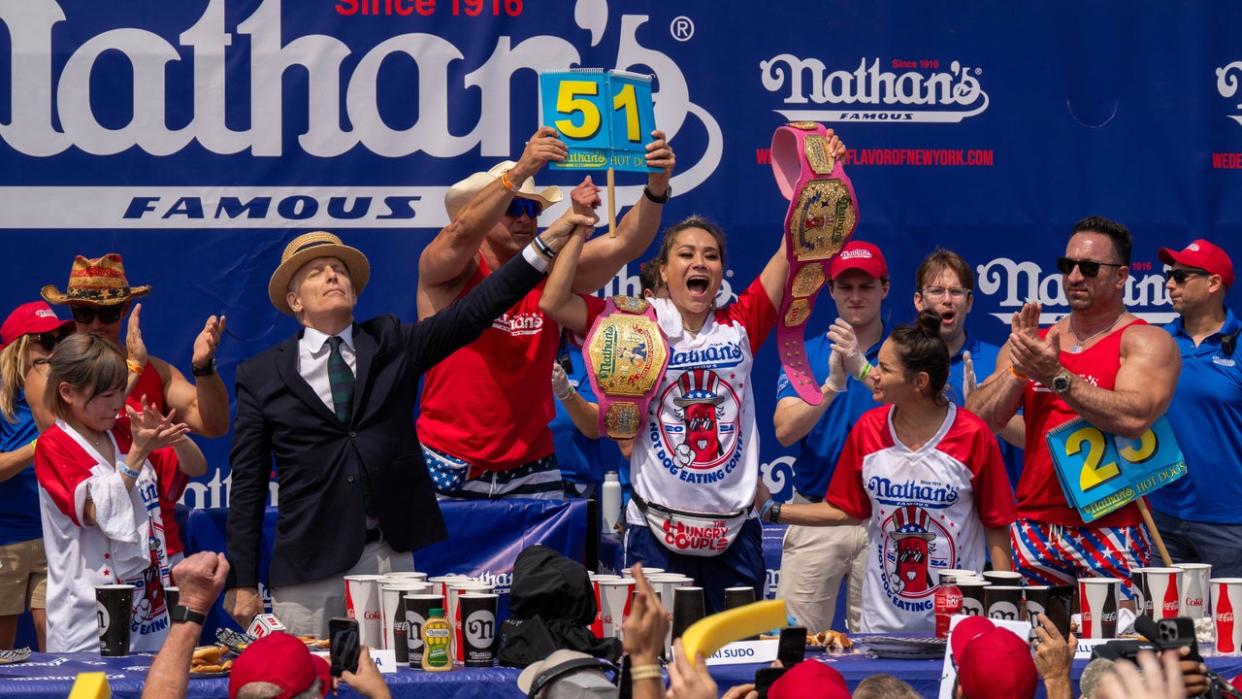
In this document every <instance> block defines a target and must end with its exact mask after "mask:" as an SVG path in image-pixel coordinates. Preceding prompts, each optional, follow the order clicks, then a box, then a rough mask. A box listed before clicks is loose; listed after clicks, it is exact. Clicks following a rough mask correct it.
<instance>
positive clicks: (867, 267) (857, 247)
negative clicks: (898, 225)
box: [828, 240, 888, 279]
mask: <svg viewBox="0 0 1242 699" xmlns="http://www.w3.org/2000/svg"><path fill="white" fill-rule="evenodd" d="M851 269H857V270H861V271H863V272H866V273H867V274H869V275H871V276H873V277H875V278H876V279H883V278H884V277H887V276H888V263H887V262H885V261H884V253H882V252H880V248H878V247H876V246H875V245H873V244H871V243H864V242H863V241H861V240H851V241H850V242H848V243H846V244H845V247H843V248H841V252H839V253H837V256H836V257H834V258H832V262H830V263H828V278H829V279H836V278H837V277H838V276H839V275H841V274H842V273H844V272H848V271H849V270H851Z"/></svg>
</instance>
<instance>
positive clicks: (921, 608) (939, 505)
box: [827, 404, 1015, 633]
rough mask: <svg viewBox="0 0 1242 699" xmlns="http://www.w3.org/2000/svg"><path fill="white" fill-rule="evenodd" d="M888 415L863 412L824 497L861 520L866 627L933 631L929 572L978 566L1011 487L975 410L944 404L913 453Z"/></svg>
mask: <svg viewBox="0 0 1242 699" xmlns="http://www.w3.org/2000/svg"><path fill="white" fill-rule="evenodd" d="M892 414H893V406H891V405H885V406H880V407H878V408H873V409H871V410H869V411H867V412H866V413H863V415H862V417H861V418H859V420H858V422H857V423H856V424H855V425H854V429H853V430H851V431H850V435H849V437H848V438H847V439H846V443H845V448H844V450H843V451H842V452H841V458H840V460H839V461H838V462H837V469H836V472H835V473H834V474H833V477H832V483H831V485H829V487H828V494H827V500H828V502H829V503H830V504H831V505H833V506H834V507H837V508H838V509H841V510H843V511H845V512H846V513H847V514H849V515H850V516H851V517H854V518H857V519H860V520H863V521H864V522H865V523H866V526H867V536H868V542H867V546H868V551H867V570H866V575H865V581H864V584H863V600H862V603H863V613H862V631H863V632H864V633H895V632H901V633H922V632H931V631H934V629H935V613H934V610H933V608H932V606H933V601H934V599H933V598H934V596H935V592H936V587H935V581H934V580H932V578H931V573H930V571H931V570H933V569H937V568H966V569H969V570H982V569H983V564H984V560H985V556H986V545H987V543H986V540H985V537H984V527H1007V526H1009V524H1010V523H1012V522H1013V521H1014V516H1015V514H1014V499H1013V490H1012V489H1011V488H1010V485H1009V480H1008V477H1007V476H1006V475H1005V466H1004V462H1003V461H1002V460H1001V455H1000V449H999V448H998V447H997V445H996V438H995V437H993V435H992V431H991V430H990V429H988V426H987V424H986V423H985V422H984V421H983V420H981V419H980V418H979V417H977V416H975V415H974V414H972V413H970V412H967V411H966V410H964V409H960V408H957V407H956V406H954V405H952V404H950V405H949V410H948V413H947V414H946V415H945V419H944V423H943V424H942V425H941V427H940V430H939V431H937V432H936V434H935V436H933V437H932V438H931V439H930V440H928V441H927V444H925V445H923V446H922V447H920V448H919V449H918V450H917V451H911V450H910V449H909V448H907V447H906V446H905V445H904V444H902V443H901V441H900V440H898V439H897V435H896V432H895V431H894V429H893V425H892Z"/></svg>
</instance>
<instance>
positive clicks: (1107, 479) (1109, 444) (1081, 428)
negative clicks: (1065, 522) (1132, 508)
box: [1046, 417, 1186, 522]
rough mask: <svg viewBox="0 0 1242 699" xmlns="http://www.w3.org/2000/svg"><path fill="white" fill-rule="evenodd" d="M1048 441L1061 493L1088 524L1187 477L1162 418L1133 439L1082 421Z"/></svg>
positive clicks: (1055, 431) (1056, 432)
mask: <svg viewBox="0 0 1242 699" xmlns="http://www.w3.org/2000/svg"><path fill="white" fill-rule="evenodd" d="M1046 439H1047V441H1048V451H1049V452H1050V453H1051V454H1052V461H1053V463H1054V464H1055V465H1056V472H1057V478H1058V479H1059V480H1060V481H1061V490H1063V491H1064V492H1065V498H1066V500H1067V501H1068V502H1069V503H1070V504H1071V505H1073V506H1074V507H1076V508H1078V512H1079V514H1081V515H1082V518H1083V520H1084V521H1087V522H1090V521H1091V520H1094V519H1098V518H1100V517H1103V516H1104V515H1106V514H1108V513H1109V512H1112V511H1113V510H1116V509H1118V508H1120V507H1123V506H1125V505H1128V504H1129V503H1131V502H1134V501H1135V500H1137V499H1138V498H1140V497H1142V496H1143V495H1146V494H1147V493H1150V492H1151V491H1153V490H1155V489H1157V488H1160V487H1162V486H1164V485H1166V484H1168V483H1171V482H1172V481H1175V480H1177V479H1178V478H1181V477H1182V476H1184V475H1185V474H1186V460H1185V459H1184V458H1182V449H1181V447H1179V446H1178V445H1177V440H1176V439H1174V438H1173V429H1172V428H1171V427H1169V421H1168V420H1167V419H1165V418H1163V417H1161V418H1160V419H1159V420H1156V422H1155V423H1154V424H1153V425H1152V426H1151V429H1149V430H1147V431H1146V432H1144V433H1143V436H1141V437H1139V438H1138V439H1133V440H1131V439H1126V438H1125V437H1119V436H1117V435H1112V434H1108V433H1107V432H1103V431H1102V430H1100V429H1099V428H1097V427H1093V426H1091V425H1090V424H1088V423H1087V421H1086V420H1083V419H1081V418H1079V419H1077V420H1072V421H1070V422H1067V423H1065V424H1063V425H1060V426H1058V427H1056V428H1055V429H1053V430H1050V431H1049V432H1048V434H1047V437H1046Z"/></svg>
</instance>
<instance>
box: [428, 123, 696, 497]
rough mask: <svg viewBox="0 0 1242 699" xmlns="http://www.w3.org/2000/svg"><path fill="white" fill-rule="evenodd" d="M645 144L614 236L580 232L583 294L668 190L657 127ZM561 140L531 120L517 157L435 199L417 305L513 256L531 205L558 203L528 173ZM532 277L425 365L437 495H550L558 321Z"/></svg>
mask: <svg viewBox="0 0 1242 699" xmlns="http://www.w3.org/2000/svg"><path fill="white" fill-rule="evenodd" d="M652 136H653V137H654V138H655V140H654V141H653V142H652V143H650V144H649V145H648V146H647V154H646V158H647V165H648V166H650V167H652V168H658V170H657V171H653V172H650V173H649V174H648V176H647V185H646V187H644V190H643V195H642V196H641V197H639V199H638V202H637V203H636V204H635V205H634V207H633V208H631V209H630V211H629V212H628V213H626V215H625V216H624V217H623V218H622V219H621V221H620V222H619V224H618V225H617V234H616V237H615V238H614V237H608V236H603V237H600V238H597V239H595V240H592V241H590V242H589V243H587V245H586V248H585V249H584V250H583V252H582V261H581V263H580V264H579V266H578V272H577V276H576V278H575V280H574V290H575V291H577V292H584V293H590V292H593V291H595V290H596V289H599V288H600V287H602V286H604V285H605V284H607V283H608V281H609V280H610V279H612V277H613V276H614V275H615V274H616V273H617V271H618V270H620V269H621V267H622V266H624V265H625V264H626V263H627V262H629V261H631V260H634V259H636V258H637V257H638V256H639V255H640V254H642V252H643V251H644V250H646V249H647V246H648V245H649V244H650V243H651V240H652V238H654V237H655V234H656V231H657V230H658V229H659V227H660V215H661V212H662V210H663V204H664V203H665V202H666V201H668V198H669V196H670V195H671V193H672V192H671V190H670V189H669V179H670V177H671V175H672V171H673V167H674V165H675V159H674V155H673V150H672V148H670V147H669V146H668V144H667V143H666V142H665V140H664V134H663V133H662V132H660V131H655V132H652ZM567 152H568V150H567V148H566V146H565V144H564V143H563V142H562V141H561V140H560V139H559V138H557V136H556V131H555V130H554V129H551V128H549V127H546V126H545V127H542V128H540V129H539V130H538V131H536V132H535V135H534V136H532V137H531V140H530V141H529V142H528V143H527V144H526V148H525V150H524V151H523V152H522V156H521V157H520V158H519V159H518V161H517V162H516V163H514V162H512V161H505V162H502V163H500V164H499V165H496V166H495V167H493V168H492V169H491V170H489V171H487V172H479V173H475V174H473V175H471V176H470V177H468V178H466V179H465V180H462V181H461V182H458V183H457V184H454V185H453V186H452V187H450V188H449V190H448V192H447V193H446V195H445V198H444V204H445V208H446V209H448V214H449V218H450V219H451V222H450V223H449V224H448V225H447V226H445V227H444V229H443V230H441V231H440V233H439V234H438V235H437V236H436V237H435V239H434V240H432V241H431V243H429V244H428V245H427V247H426V248H425V249H424V250H423V252H422V256H421V257H420V258H419V263H418V314H419V316H420V317H427V316H429V315H431V314H432V313H435V312H437V311H439V310H440V309H442V308H445V307H447V306H448V305H450V304H452V303H453V302H454V301H455V300H456V299H458V298H461V296H462V294H465V293H467V292H468V291H469V290H470V289H471V288H473V287H474V286H475V285H477V284H480V283H482V281H483V280H484V279H486V278H487V277H488V275H490V274H493V270H495V269H497V268H498V267H500V265H502V264H504V263H505V262H506V261H507V260H509V259H510V258H511V257H513V256H514V255H515V254H517V252H518V251H519V250H521V249H522V247H523V246H525V245H526V244H527V242H529V241H530V240H531V237H532V236H534V234H535V233H536V231H537V223H538V217H539V214H540V213H541V212H542V211H543V210H544V209H545V208H546V207H548V206H550V205H552V204H555V203H556V202H559V201H560V200H561V198H562V195H561V191H560V190H559V189H558V188H556V187H546V188H543V189H539V188H537V187H536V186H535V183H534V180H533V179H532V178H533V177H534V176H535V174H536V173H538V172H539V170H540V169H541V168H543V166H544V164H546V163H547V162H549V161H553V160H555V161H560V160H564V159H565V156H566V154H567ZM571 198H572V200H573V203H574V206H575V207H576V208H578V209H579V210H584V211H589V210H590V209H592V208H594V207H595V206H598V205H599V203H600V196H599V188H598V187H596V186H595V185H594V184H593V183H592V182H591V178H589V177H587V178H586V179H584V180H583V182H582V184H580V185H578V187H576V188H575V189H574V191H573V192H572V193H571ZM542 289H543V285H542V284H541V285H539V287H537V288H535V289H534V290H532V291H531V292H530V293H529V294H527V295H526V296H525V297H524V298H522V299H520V300H519V301H518V303H516V304H515V305H514V306H513V307H511V308H509V309H507V311H508V312H507V313H505V314H504V315H503V316H501V317H500V318H499V319H498V320H497V321H496V322H495V323H493V324H492V325H491V326H490V327H489V328H487V329H486V330H484V331H483V334H482V336H481V337H480V338H479V339H478V340H476V341H474V342H472V343H471V344H470V345H469V346H467V347H466V348H464V349H463V350H462V351H461V352H457V353H456V354H454V355H453V356H452V357H450V358H449V359H448V361H445V362H442V363H441V364H440V365H438V366H436V367H435V368H434V369H432V370H431V371H430V372H428V373H427V377H426V379H425V382H424V385H423V398H422V410H421V412H420V414H419V418H418V432H419V436H420V437H421V438H422V440H423V454H424V456H425V457H426V459H427V467H428V469H429V470H430V471H431V474H432V477H433V479H434V480H435V482H436V488H437V490H438V491H439V492H440V493H441V494H442V495H447V496H454V497H473V498H478V497H491V498H496V497H505V496H509V495H513V496H521V497H535V498H559V497H561V494H562V492H563V485H562V483H561V474H560V470H559V468H558V467H557V464H556V456H555V454H554V447H553V440H552V432H551V431H550V430H549V429H548V423H549V422H551V421H552V418H553V417H554V416H555V414H556V410H555V405H554V403H553V400H552V388H551V376H552V363H553V361H554V360H555V358H556V352H557V346H558V344H559V341H560V335H561V333H560V328H559V327H558V325H557V324H556V323H555V322H554V321H553V320H552V319H551V318H548V317H547V316H546V315H545V314H544V313H543V311H541V310H540V309H539V297H540V295H541V293H542Z"/></svg>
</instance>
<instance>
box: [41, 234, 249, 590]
mask: <svg viewBox="0 0 1242 699" xmlns="http://www.w3.org/2000/svg"><path fill="white" fill-rule="evenodd" d="M150 291H151V285H149V284H142V285H140V286H130V284H129V279H128V278H126V276H125V264H124V263H123V262H122V260H121V256H120V255H118V254H117V253H115V252H110V253H108V254H106V255H104V256H103V257H96V258H94V259H88V258H86V257H83V256H81V255H78V256H77V258H75V259H74V261H73V266H72V267H71V268H70V270H69V283H68V284H67V285H66V286H65V291H64V292H61V291H60V290H59V289H57V288H56V286H55V285H53V284H48V285H46V286H44V287H43V290H42V292H41V293H42V295H43V298H44V299H45V300H46V301H47V302H48V303H53V304H66V305H68V306H69V310H70V311H71V312H72V313H73V320H74V323H75V326H76V330H77V332H80V333H92V334H94V335H98V336H100V337H103V338H105V339H107V340H110V341H111V342H112V343H113V344H115V345H117V346H118V347H121V348H122V349H123V351H124V352H125V354H126V363H127V364H128V365H129V371H130V373H129V383H128V385H127V386H126V390H127V398H126V402H127V403H128V404H129V405H131V406H133V408H134V409H135V410H141V409H142V401H143V400H144V399H145V400H146V401H147V402H148V403H152V404H154V405H155V407H156V409H157V410H159V411H160V412H161V413H163V414H167V413H168V412H169V411H170V410H171V411H173V413H174V415H173V419H174V420H176V421H178V422H184V423H186V424H188V425H189V426H190V429H192V430H194V431H195V432H197V433H199V434H201V435H203V436H204V437H220V436H222V435H223V434H224V433H226V432H228V431H229V392H228V389H227V388H226V387H225V385H224V382H223V381H221V380H220V376H219V375H218V374H216V359H215V355H216V347H217V346H218V345H219V344H220V335H221V333H223V332H224V327H225V317H224V316H220V317H219V318H217V317H216V316H214V315H213V316H210V317H208V318H207V322H206V323H204V324H203V329H202V330H201V331H200V332H199V334H198V337H196V338H195V339H194V347H193V350H192V353H191V355H190V370H191V373H192V374H193V375H194V377H195V383H190V382H189V381H188V380H187V379H186V377H185V374H182V373H181V371H180V370H178V369H177V367H175V366H173V365H172V364H170V363H169V362H166V361H164V360H163V359H160V358H158V357H152V356H149V355H148V354H147V346H146V344H145V343H144V342H143V340H142V330H141V328H140V326H139V316H140V315H141V313H142V304H140V303H139V304H134V303H133V301H134V299H137V298H141V297H143V296H146V295H147V294H148V293H150ZM131 307H132V309H133V312H132V313H130V314H129V323H128V328H127V330H126V332H125V344H124V345H122V344H121V320H122V319H123V318H125V313H126V312H127V311H129V310H130V309H131ZM30 378H31V380H30V381H29V382H28V383H27V384H26V397H27V400H28V401H29V402H30V407H31V410H32V411H33V412H34V414H35V419H36V421H37V422H38V423H39V425H40V426H41V427H47V426H48V425H50V424H52V423H53V422H54V421H55V417H54V416H53V415H52V414H51V413H50V412H48V410H47V408H46V407H44V403H43V392H44V389H45V384H44V381H45V378H44V377H43V376H42V375H41V374H39V372H34V373H33V374H32V375H31V377H30ZM159 463H160V467H161V469H160V473H158V474H157V475H158V480H159V487H160V493H159V497H160V517H161V519H162V520H163V523H164V536H165V540H166V542H167V545H168V555H169V559H170V563H172V564H174V565H175V564H176V563H177V561H179V560H181V558H182V555H183V553H182V552H183V551H184V545H183V543H182V541H181V530H180V528H179V527H178V526H177V519H176V508H177V501H178V500H180V499H181V495H182V494H183V493H184V492H185V488H186V486H187V485H188V484H189V479H190V478H192V477H195V476H201V475H203V473H204V472H205V470H204V469H205V466H204V467H203V469H199V470H192V471H185V470H182V468H181V467H180V462H179V461H178V460H177V458H176V457H175V456H173V455H169V457H168V458H166V459H162V460H160V461H159Z"/></svg>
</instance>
